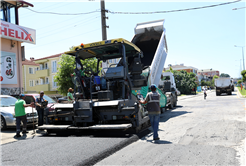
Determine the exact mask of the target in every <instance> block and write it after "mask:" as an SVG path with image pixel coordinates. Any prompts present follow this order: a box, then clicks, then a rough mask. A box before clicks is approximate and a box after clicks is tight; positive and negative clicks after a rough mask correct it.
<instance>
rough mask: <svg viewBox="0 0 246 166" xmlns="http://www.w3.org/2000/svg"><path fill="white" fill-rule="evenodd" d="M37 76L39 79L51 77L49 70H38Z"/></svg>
mask: <svg viewBox="0 0 246 166" xmlns="http://www.w3.org/2000/svg"><path fill="white" fill-rule="evenodd" d="M36 76H37V77H48V76H49V69H43V70H37V71H36Z"/></svg>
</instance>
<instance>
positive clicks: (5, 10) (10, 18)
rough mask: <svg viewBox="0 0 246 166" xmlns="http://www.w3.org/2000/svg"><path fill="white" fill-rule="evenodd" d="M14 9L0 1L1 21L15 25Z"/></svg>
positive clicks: (11, 5)
mask: <svg viewBox="0 0 246 166" xmlns="http://www.w3.org/2000/svg"><path fill="white" fill-rule="evenodd" d="M15 8H16V6H15V5H13V4H10V3H8V2H5V1H1V20H2V21H6V22H10V23H12V24H16V18H15Z"/></svg>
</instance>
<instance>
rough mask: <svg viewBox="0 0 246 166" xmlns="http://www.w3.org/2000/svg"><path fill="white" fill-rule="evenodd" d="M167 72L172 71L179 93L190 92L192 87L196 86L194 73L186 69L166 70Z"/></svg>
mask: <svg viewBox="0 0 246 166" xmlns="http://www.w3.org/2000/svg"><path fill="white" fill-rule="evenodd" d="M167 72H172V73H173V75H174V78H175V83H176V87H177V88H178V90H179V91H180V92H181V94H191V91H192V89H193V88H196V87H197V84H196V74H194V73H187V71H184V70H181V71H176V70H168V71H167Z"/></svg>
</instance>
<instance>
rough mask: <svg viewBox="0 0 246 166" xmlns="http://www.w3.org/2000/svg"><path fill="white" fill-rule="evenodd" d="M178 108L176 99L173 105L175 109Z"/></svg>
mask: <svg viewBox="0 0 246 166" xmlns="http://www.w3.org/2000/svg"><path fill="white" fill-rule="evenodd" d="M176 106H177V99H175V101H174V103H173V107H176Z"/></svg>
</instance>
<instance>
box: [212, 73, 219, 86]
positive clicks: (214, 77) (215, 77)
mask: <svg viewBox="0 0 246 166" xmlns="http://www.w3.org/2000/svg"><path fill="white" fill-rule="evenodd" d="M217 78H219V76H217V75H214V76H213V80H212V85H213V86H214V80H215V79H217Z"/></svg>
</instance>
